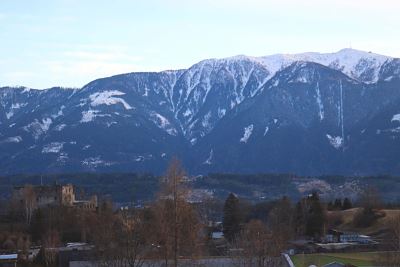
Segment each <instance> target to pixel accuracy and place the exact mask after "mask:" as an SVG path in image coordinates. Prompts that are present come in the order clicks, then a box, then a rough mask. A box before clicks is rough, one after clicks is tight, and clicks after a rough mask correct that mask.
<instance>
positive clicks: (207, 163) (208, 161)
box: [203, 149, 214, 165]
mask: <svg viewBox="0 0 400 267" xmlns="http://www.w3.org/2000/svg"><path fill="white" fill-rule="evenodd" d="M213 156H214V150H213V149H211V150H210V154H209V155H208V158H207V159H206V160H205V161H204V162H203V164H206V165H211V164H212V159H213Z"/></svg>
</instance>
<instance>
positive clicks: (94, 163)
mask: <svg viewBox="0 0 400 267" xmlns="http://www.w3.org/2000/svg"><path fill="white" fill-rule="evenodd" d="M81 164H82V165H83V166H87V167H89V168H96V167H98V166H99V165H102V166H111V165H113V164H115V163H113V162H109V161H104V160H102V159H101V157H100V156H97V157H89V158H85V159H84V160H82V161H81Z"/></svg>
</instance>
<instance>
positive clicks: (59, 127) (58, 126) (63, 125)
mask: <svg viewBox="0 0 400 267" xmlns="http://www.w3.org/2000/svg"><path fill="white" fill-rule="evenodd" d="M65 127H67V125H66V124H59V125H57V126H56V127H54V131H58V132H60V131H62V130H63V129H64V128H65Z"/></svg>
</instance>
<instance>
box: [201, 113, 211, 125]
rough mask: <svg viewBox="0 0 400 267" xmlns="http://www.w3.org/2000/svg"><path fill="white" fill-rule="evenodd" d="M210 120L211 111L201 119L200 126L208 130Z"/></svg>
mask: <svg viewBox="0 0 400 267" xmlns="http://www.w3.org/2000/svg"><path fill="white" fill-rule="evenodd" d="M210 119H211V111H209V112H208V113H207V114H206V115H205V116H204V118H203V120H202V121H201V125H202V126H203V127H204V128H206V129H209V128H210V127H211V124H210Z"/></svg>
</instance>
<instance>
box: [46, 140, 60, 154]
mask: <svg viewBox="0 0 400 267" xmlns="http://www.w3.org/2000/svg"><path fill="white" fill-rule="evenodd" d="M63 147H64V142H52V143H50V144H47V145H45V146H44V147H43V149H42V153H44V154H46V153H59V152H60V151H61V150H62V149H63Z"/></svg>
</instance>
